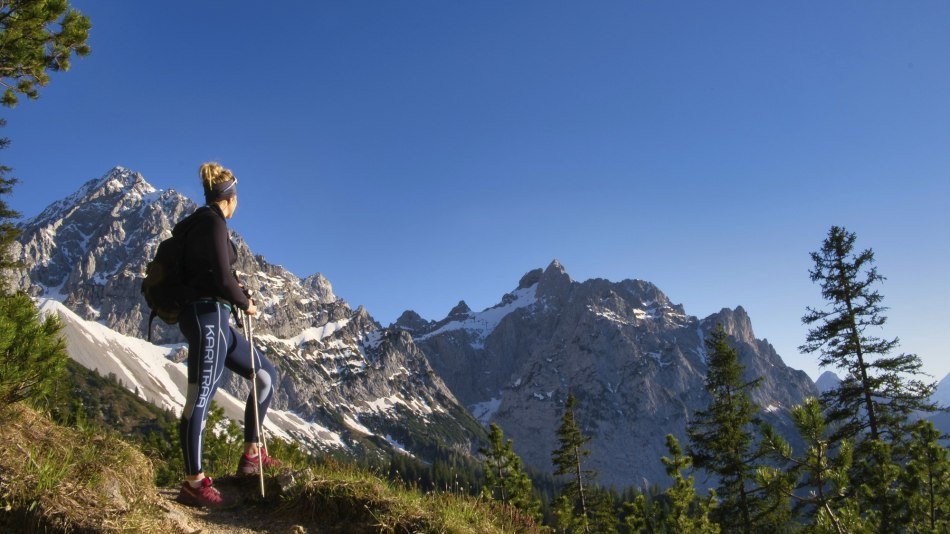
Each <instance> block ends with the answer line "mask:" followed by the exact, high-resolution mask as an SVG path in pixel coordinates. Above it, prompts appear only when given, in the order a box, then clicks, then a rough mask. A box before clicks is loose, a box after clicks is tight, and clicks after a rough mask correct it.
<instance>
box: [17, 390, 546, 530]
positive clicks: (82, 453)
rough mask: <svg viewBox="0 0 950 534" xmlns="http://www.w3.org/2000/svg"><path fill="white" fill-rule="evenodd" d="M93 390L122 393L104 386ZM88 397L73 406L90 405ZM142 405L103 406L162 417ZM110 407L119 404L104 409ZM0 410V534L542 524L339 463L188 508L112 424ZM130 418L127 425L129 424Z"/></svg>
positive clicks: (225, 483)
mask: <svg viewBox="0 0 950 534" xmlns="http://www.w3.org/2000/svg"><path fill="white" fill-rule="evenodd" d="M93 380H95V379H93ZM100 380H101V379H100ZM106 381H107V382H108V380H106ZM100 392H101V393H102V394H103V395H105V396H106V397H108V396H111V395H117V396H120V397H121V396H122V393H121V392H120V391H117V390H116V391H111V390H110V388H108V387H105V388H100ZM96 396H97V397H99V396H100V395H99V394H98V393H97V394H96ZM132 397H134V396H132ZM126 400H128V401H129V402H133V401H131V400H130V399H126ZM88 402H89V399H86V401H84V403H83V404H82V406H84V407H88V406H90V405H95V404H96V403H95V402H92V403H91V404H87V403H88ZM133 403H134V402H133ZM110 404H111V403H110ZM99 406H100V407H101V406H102V405H101V404H99ZM142 409H143V408H141V407H138V408H136V407H129V408H122V409H121V410H122V413H118V412H109V413H113V415H119V416H122V414H123V413H126V412H129V413H135V414H137V415H138V416H142V417H143V418H144V420H145V421H148V420H151V419H152V418H153V417H161V415H160V414H161V412H160V411H159V412H158V413H149V410H147V409H145V411H144V412H143V411H141V410H142ZM109 410H120V408H117V407H112V408H108V410H106V411H104V412H103V413H106V412H108V411H109ZM77 412H78V413H87V410H85V409H83V410H78V411H77ZM146 414H148V415H146ZM126 415H128V414H126ZM0 417H2V421H0V440H2V441H3V443H5V444H9V445H8V446H6V447H2V448H0V531H2V532H120V531H121V532H156V533H158V532H161V533H167V532H192V531H195V530H198V529H201V530H202V531H204V532H247V531H254V530H260V529H262V528H263V529H266V530H268V531H269V532H298V533H299V532H448V533H493V532H499V533H500V532H512V533H513V532H528V533H530V532H542V531H543V530H542V529H541V528H540V527H538V526H536V525H535V524H534V523H533V522H532V520H531V519H530V518H527V517H524V516H522V515H521V514H519V513H518V512H517V511H515V510H512V509H510V508H508V507H505V506H501V505H498V504H497V503H493V502H487V501H485V500H484V499H479V498H475V497H471V496H469V495H467V494H462V493H461V492H457V493H453V492H442V493H438V492H423V491H420V490H419V489H418V488H415V487H410V486H407V485H406V484H404V483H402V482H398V481H397V482H393V481H390V480H388V479H386V478H384V477H382V476H379V475H377V474H376V473H374V472H372V471H370V470H367V469H362V468H359V467H357V466H356V465H354V464H352V463H346V462H340V461H325V462H322V463H320V464H319V465H316V464H312V465H310V466H308V467H306V468H303V469H299V470H296V471H294V472H292V473H283V474H282V476H280V477H276V478H275V477H270V478H269V479H268V488H269V490H268V500H267V501H266V502H260V501H258V500H257V499H256V497H255V491H256V490H255V488H256V482H255V481H254V480H250V481H249V480H247V479H237V478H235V477H228V478H223V479H219V481H218V482H217V484H218V485H219V487H221V488H222V491H229V492H231V494H232V495H235V496H237V497H238V498H239V499H241V504H240V506H238V507H236V508H234V509H230V510H216V511H212V512H207V511H198V510H193V509H189V508H185V507H182V506H180V505H177V504H176V503H173V502H171V499H173V498H174V495H175V494H176V491H177V490H175V489H162V488H159V487H157V486H156V485H155V482H154V480H155V472H156V471H155V469H154V465H153V462H152V461H151V460H150V459H149V458H148V457H147V456H146V455H145V454H143V452H142V451H141V450H140V449H139V448H137V447H136V446H134V445H131V444H129V443H128V442H126V441H125V440H123V439H122V438H121V437H120V436H119V435H118V433H117V432H116V431H112V430H105V429H101V428H97V426H95V425H87V426H86V427H85V429H80V428H75V427H72V426H64V425H61V424H58V423H55V422H53V421H52V420H51V419H50V418H49V417H48V416H47V415H45V414H43V413H40V412H37V411H35V410H34V409H32V408H29V407H26V406H24V405H20V404H16V405H12V406H8V407H6V408H4V409H3V410H2V412H0ZM82 417H85V416H80V419H82ZM123 417H124V416H123ZM129 417H130V419H129V420H128V421H127V423H128V424H129V427H132V428H135V427H138V426H139V424H138V423H135V422H133V421H132V419H135V418H131V416H129ZM145 426H148V425H145ZM235 460H236V458H235Z"/></svg>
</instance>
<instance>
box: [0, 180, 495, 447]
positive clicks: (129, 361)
mask: <svg viewBox="0 0 950 534" xmlns="http://www.w3.org/2000/svg"><path fill="white" fill-rule="evenodd" d="M195 208H196V205H195V204H194V203H193V202H191V201H190V200H188V199H187V198H185V197H184V196H182V195H180V194H179V193H177V192H175V191H174V190H167V191H161V190H158V189H156V188H155V187H153V186H152V185H151V184H149V183H148V182H146V181H145V179H144V178H143V177H142V176H141V175H140V174H137V173H135V172H132V171H130V170H128V169H124V168H121V167H116V168H115V169H112V170H111V171H110V172H108V173H106V174H105V175H104V176H103V177H101V178H98V179H94V180H90V181H89V182H87V183H86V184H84V185H83V186H82V187H81V188H80V189H79V190H78V191H77V192H76V193H74V194H73V195H70V196H69V197H67V198H65V199H63V200H60V201H58V202H55V203H53V204H52V205H50V206H49V207H47V208H46V209H45V210H44V211H43V212H42V213H40V214H39V215H37V216H36V217H34V218H32V219H29V220H27V221H24V222H23V223H22V224H21V225H20V229H21V231H22V233H21V236H20V238H19V240H18V243H17V244H15V245H14V247H13V252H14V254H15V257H17V258H18V259H20V261H22V262H23V263H24V264H25V265H26V266H27V268H26V269H25V270H24V271H23V272H22V273H21V275H20V278H19V279H18V280H16V282H17V284H18V285H19V287H20V288H21V289H24V290H26V291H28V292H30V293H31V294H33V295H36V296H37V297H41V298H46V299H50V302H52V301H56V302H61V303H62V304H63V305H64V306H65V308H61V307H58V306H57V305H56V304H55V303H50V302H47V303H46V304H45V305H46V306H47V307H52V308H54V311H55V313H59V314H60V315H62V316H64V317H66V322H67V324H68V325H69V326H70V330H69V331H70V332H72V333H71V334H70V335H71V343H70V347H69V350H70V354H71V356H72V357H73V358H74V359H76V360H77V361H80V363H83V365H86V366H87V367H90V368H96V367H100V366H103V367H106V368H109V370H107V371H105V373H108V372H115V374H116V375H117V376H122V377H125V378H123V383H125V384H127V386H128V387H129V388H130V389H133V388H136V387H137V388H139V390H140V391H141V392H142V394H143V395H152V397H150V399H149V400H152V401H153V402H156V403H160V404H163V405H165V406H168V407H172V408H174V407H176V406H180V404H181V402H182V399H183V397H182V391H183V390H182V389H181V388H180V386H181V380H180V378H181V376H180V373H181V366H180V365H177V364H174V363H173V362H169V361H168V358H169V357H172V358H173V359H176V360H177V361H180V360H181V358H182V357H183V352H182V351H181V346H180V343H181V342H182V341H183V339H182V337H181V335H180V333H179V332H178V330H177V328H176V327H168V326H167V325H164V324H161V321H156V322H155V328H154V330H155V334H156V335H155V338H156V339H157V340H158V341H160V342H163V343H165V345H164V346H161V347H159V346H155V345H151V344H148V343H145V342H142V341H141V340H134V339H130V338H129V337H123V338H121V341H116V340H115V339H116V338H114V337H112V336H110V335H107V333H106V332H104V331H103V330H101V329H105V328H108V329H110V330H113V331H115V332H116V333H118V334H123V335H124V336H132V337H144V334H145V325H146V320H147V314H148V310H147V307H146V306H145V303H144V300H143V299H142V297H141V295H140V292H139V286H140V284H141V279H142V277H143V276H144V271H145V265H146V263H147V261H148V260H150V259H151V258H152V257H153V256H154V253H155V250H156V248H157V246H158V244H159V243H160V242H161V240H162V239H164V238H167V237H168V236H169V235H170V234H171V228H172V227H173V225H174V223H175V222H176V221H178V220H180V219H181V218H183V217H184V216H185V215H187V214H188V213H191V212H192V211H193V210H194V209H195ZM232 237H233V239H234V241H235V243H236V245H237V248H238V257H239V261H238V264H237V265H236V268H237V271H238V272H239V274H240V275H241V277H242V280H243V281H244V282H245V283H246V285H247V286H248V287H249V288H250V289H252V290H254V293H255V295H256V301H257V303H258V307H259V308H260V309H261V314H260V316H259V318H258V319H257V321H256V322H255V333H257V334H259V336H258V343H259V345H260V346H261V347H262V350H264V351H265V352H267V353H268V354H269V356H270V357H271V358H272V359H273V360H274V363H275V365H276V367H277V369H278V382H279V385H278V388H277V390H276V393H275V398H274V403H273V407H274V408H275V409H276V410H278V412H283V413H286V414H287V417H288V418H296V419H295V420H294V421H295V422H296V423H299V425H302V426H304V427H305V426H307V425H310V426H312V428H310V429H309V430H302V429H301V428H296V430H294V431H293V432H296V434H293V433H292V432H291V430H290V427H291V426H293V425H289V424H288V425H285V427H280V428H283V430H284V431H285V432H288V433H291V434H292V435H295V437H299V438H300V439H306V440H307V441H308V442H311V443H313V445H314V446H317V447H326V446H330V445H331V444H332V445H333V446H337V447H340V448H343V449H348V450H365V448H366V447H369V448H370V449H378V450H384V451H389V452H395V451H400V450H404V451H407V452H408V453H409V454H414V455H417V456H419V457H421V458H422V459H426V458H427V457H429V456H431V455H432V454H435V453H436V452H437V451H438V450H440V449H451V450H458V451H468V452H471V451H473V450H474V449H475V448H477V446H478V445H479V444H480V443H481V442H482V439H483V436H484V430H483V429H482V428H481V427H480V426H479V425H478V423H477V422H476V421H475V420H474V419H472V418H471V416H470V415H469V414H468V413H467V412H466V411H465V409H464V408H462V407H461V406H460V405H459V404H458V402H457V401H456V400H455V397H454V395H453V394H452V392H451V391H449V389H448V388H447V387H446V386H445V384H444V383H443V382H442V380H441V379H440V378H439V377H438V376H437V375H436V373H435V372H434V371H433V370H432V368H431V367H430V366H429V363H428V361H427V360H426V358H425V357H424V356H423V355H422V353H421V352H420V351H419V350H418V348H417V347H416V346H415V345H414V343H413V341H412V339H411V337H410V336H408V335H406V334H404V333H401V332H399V331H396V330H385V329H381V328H380V326H379V324H378V323H377V322H376V321H375V320H373V318H372V317H371V316H370V315H369V313H368V312H366V310H364V309H362V308H359V309H357V310H352V309H351V308H350V307H349V305H348V304H347V303H346V302H345V301H343V300H342V299H339V298H338V297H336V296H335V295H334V294H333V291H332V287H331V285H330V283H329V281H327V280H326V279H325V278H323V277H322V276H321V275H319V274H317V275H313V276H310V277H308V278H305V279H300V278H298V277H297V276H295V275H294V274H293V273H290V272H289V271H287V270H286V269H284V268H283V267H281V266H279V265H273V264H270V263H268V262H267V261H266V260H265V259H264V258H263V257H262V256H257V255H254V254H253V253H252V252H251V250H250V248H249V247H248V245H247V244H246V243H245V242H244V241H243V240H242V239H241V238H240V236H238V235H236V234H233V233H232ZM66 309H68V311H69V312H70V313H71V315H70V314H69V313H66ZM176 351H177V352H176ZM162 360H164V363H163V362H162ZM226 376H228V377H229V378H227V379H226V380H225V381H224V382H223V389H224V390H225V391H228V392H229V393H231V394H232V395H235V396H236V397H237V398H245V397H246V394H247V392H248V389H247V387H248V386H247V383H246V381H244V380H240V379H236V378H234V377H233V376H231V373H230V372H228V373H227V375H226ZM231 415H233V414H231ZM297 420H299V421H297ZM432 429H436V430H432ZM337 438H338V440H337Z"/></svg>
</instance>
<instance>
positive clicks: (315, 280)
mask: <svg viewBox="0 0 950 534" xmlns="http://www.w3.org/2000/svg"><path fill="white" fill-rule="evenodd" d="M300 283H301V285H302V286H303V287H304V288H306V289H308V290H310V291H312V292H313V293H314V294H315V295H316V296H317V298H318V300H319V302H320V303H321V304H329V303H331V302H336V300H337V297H336V295H334V294H333V285H332V284H330V281H329V280H327V279H326V278H325V277H324V276H323V275H322V274H320V273H316V274H312V275H310V276H308V277H306V278H304V279H303V280H301V282H300Z"/></svg>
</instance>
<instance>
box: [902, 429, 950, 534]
mask: <svg viewBox="0 0 950 534" xmlns="http://www.w3.org/2000/svg"><path fill="white" fill-rule="evenodd" d="M910 435H911V439H910V446H909V457H910V460H909V461H908V462H907V466H906V468H905V469H904V470H903V471H902V473H901V491H902V492H903V493H904V496H903V497H904V498H903V500H904V502H906V503H907V510H906V513H907V516H908V521H907V527H908V530H909V531H911V532H932V533H937V532H950V460H948V458H947V448H946V447H944V446H943V445H941V444H940V438H941V435H940V432H939V431H938V430H937V429H936V428H934V425H933V423H931V422H930V421H926V420H920V421H917V422H916V423H914V424H913V425H912V426H911V429H910Z"/></svg>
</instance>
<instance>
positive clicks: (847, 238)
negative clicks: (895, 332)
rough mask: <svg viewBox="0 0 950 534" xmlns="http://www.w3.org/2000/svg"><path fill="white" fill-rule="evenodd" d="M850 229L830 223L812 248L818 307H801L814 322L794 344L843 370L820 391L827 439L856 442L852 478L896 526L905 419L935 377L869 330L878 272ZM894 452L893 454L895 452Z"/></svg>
mask: <svg viewBox="0 0 950 534" xmlns="http://www.w3.org/2000/svg"><path fill="white" fill-rule="evenodd" d="M856 239H857V238H856V236H855V234H853V233H850V232H848V231H847V230H846V229H844V228H842V227H839V226H833V227H831V229H830V230H829V231H828V237H827V238H826V239H825V240H824V242H823V243H822V247H821V250H819V251H818V252H813V253H812V254H811V257H812V260H813V261H814V268H813V269H811V270H810V271H809V274H810V275H811V279H812V281H814V282H818V283H819V285H820V286H821V294H822V297H823V298H824V299H825V300H826V301H827V302H828V306H827V307H826V308H825V309H816V308H808V310H807V314H806V315H805V316H804V317H803V318H802V322H803V323H805V324H807V325H814V327H813V328H812V329H811V330H809V332H808V336H807V337H806V342H805V344H804V345H802V346H801V347H800V350H802V351H803V352H806V353H812V352H818V353H819V360H818V361H819V364H820V365H821V366H823V367H824V366H835V367H837V368H838V369H841V370H843V371H844V374H845V377H844V379H843V380H842V381H841V383H840V385H839V386H838V387H837V388H836V389H832V390H830V391H828V392H826V393H825V394H824V395H822V398H821V400H822V403H823V404H824V406H825V408H826V410H827V412H828V415H827V418H828V423H829V424H831V425H833V427H834V428H835V429H836V430H835V433H834V435H833V436H832V438H833V439H834V440H836V441H837V440H840V439H850V440H852V441H853V442H854V443H855V458H856V462H855V466H856V469H855V470H854V471H855V472H854V473H853V474H852V482H853V483H854V485H855V487H856V488H857V489H860V490H861V492H860V493H861V494H862V495H864V496H866V497H867V499H868V501H867V503H866V505H863V506H862V508H864V509H868V510H871V511H873V512H874V513H873V514H872V515H873V516H874V517H875V518H877V519H878V520H880V522H881V523H880V528H881V529H882V530H886V531H890V530H897V529H899V525H897V524H896V523H894V521H896V518H895V516H894V513H895V511H896V510H898V509H899V508H900V507H901V506H903V505H902V504H901V503H899V502H897V499H899V494H898V492H897V491H896V488H895V486H894V485H895V484H896V479H895V477H894V473H895V472H896V469H897V468H896V466H895V464H897V463H900V461H901V460H900V458H901V457H903V456H905V454H904V449H905V447H904V444H903V441H904V436H905V434H906V432H905V426H906V422H907V419H908V417H909V416H910V414H912V413H913V412H915V411H925V412H926V411H933V410H934V409H935V407H934V406H933V404H931V403H930V402H929V400H928V399H929V397H930V395H931V393H932V392H933V389H934V387H935V385H934V384H933V383H925V382H924V381H922V380H920V379H919V378H918V377H919V376H920V375H922V374H923V373H922V372H921V365H922V364H921V361H920V358H919V357H918V356H917V355H916V354H900V355H897V356H889V355H890V354H891V353H892V351H894V349H895V348H897V346H898V344H899V343H898V340H897V339H896V338H895V339H892V340H887V339H882V338H879V337H875V336H874V335H873V331H874V330H876V329H879V328H881V327H883V325H884V324H885V322H886V321H887V318H886V317H885V316H884V315H883V312H884V311H885V310H886V308H885V307H884V306H882V304H881V303H882V301H883V297H882V296H881V294H880V293H879V292H878V291H877V290H876V289H874V286H875V285H876V284H878V283H879V282H882V281H883V280H884V277H883V276H881V275H880V274H879V273H878V272H877V268H876V267H874V252H873V251H872V250H871V249H867V250H864V251H862V252H860V253H855V252H854V244H855V241H856ZM895 454H896V455H897V456H898V458H895Z"/></svg>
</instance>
